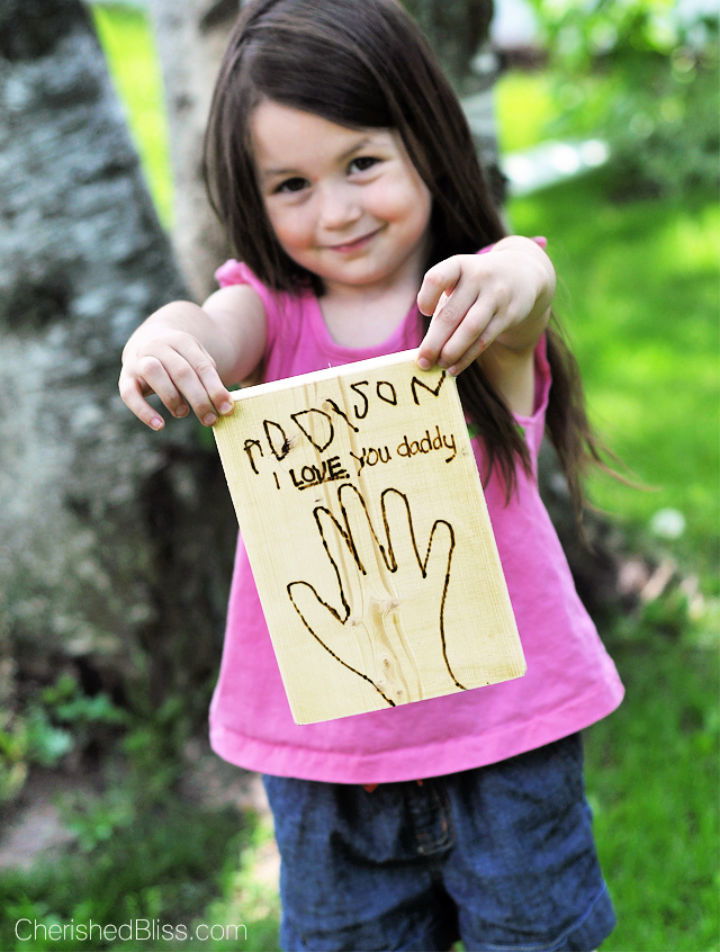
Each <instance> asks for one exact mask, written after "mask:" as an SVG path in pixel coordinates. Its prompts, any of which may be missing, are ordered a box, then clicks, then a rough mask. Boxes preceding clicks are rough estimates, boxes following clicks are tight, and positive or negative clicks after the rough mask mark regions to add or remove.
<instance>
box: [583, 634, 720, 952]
mask: <svg viewBox="0 0 720 952" xmlns="http://www.w3.org/2000/svg"><path fill="white" fill-rule="evenodd" d="M642 634H643V635H644V637H641V638H640V643H638V644H635V645H632V646H623V647H620V646H616V647H615V648H614V650H613V654H614V657H615V660H616V663H617V665H618V669H619V671H620V674H621V676H622V678H623V681H624V682H625V685H626V688H627V696H626V699H625V701H624V703H623V705H622V706H621V707H620V708H619V709H618V711H617V712H616V713H615V714H613V715H612V717H610V718H608V719H607V720H605V721H603V722H601V723H599V724H597V725H595V726H594V727H593V728H591V729H590V730H589V731H588V732H587V736H586V753H587V791H588V799H589V801H590V804H591V806H592V807H593V810H594V814H595V831H596V837H597V842H598V850H599V853H600V859H601V863H602V866H603V870H604V873H605V877H606V879H607V880H608V883H609V885H610V891H611V894H612V896H613V900H614V903H615V906H616V912H617V915H618V926H617V929H616V930H615V932H614V933H613V934H612V935H611V936H610V938H609V939H608V940H607V942H606V943H604V944H603V947H602V948H603V952H711V950H717V949H719V948H720V915H719V910H718V896H720V892H719V891H718V887H720V877H719V876H718V858H719V857H718V843H719V836H720V831H719V830H718V812H717V810H716V808H715V807H716V804H717V796H718V788H719V782H720V777H719V776H718V764H719V762H720V761H719V758H718V735H719V729H720V718H719V717H718V709H717V698H718V694H719V691H720V683H719V682H720V679H719V678H718V664H717V655H716V653H715V652H714V651H713V650H708V649H699V648H697V647H694V646H693V645H692V644H688V643H687V641H683V640H681V641H677V640H673V639H668V638H666V637H662V636H658V634H657V632H656V631H654V630H653V629H652V628H647V629H646V630H645V632H643V633H642Z"/></svg>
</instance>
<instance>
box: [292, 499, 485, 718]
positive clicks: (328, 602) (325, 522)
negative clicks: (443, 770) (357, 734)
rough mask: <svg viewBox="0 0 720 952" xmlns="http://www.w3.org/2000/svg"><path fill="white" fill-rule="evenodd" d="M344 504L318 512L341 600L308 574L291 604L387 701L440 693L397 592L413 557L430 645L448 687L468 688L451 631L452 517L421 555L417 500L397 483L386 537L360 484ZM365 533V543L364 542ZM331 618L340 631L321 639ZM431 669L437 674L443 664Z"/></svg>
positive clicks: (385, 518)
mask: <svg viewBox="0 0 720 952" xmlns="http://www.w3.org/2000/svg"><path fill="white" fill-rule="evenodd" d="M337 502H338V505H339V511H340V516H339V517H338V516H336V515H335V514H334V513H333V512H332V511H331V509H330V508H329V505H318V506H315V508H314V509H313V519H314V522H315V526H316V528H317V531H318V534H319V537H320V540H321V543H322V546H323V549H324V550H325V554H326V556H327V558H328V561H329V563H330V565H331V567H332V570H333V574H334V578H335V582H336V585H337V591H336V592H335V595H334V597H332V596H331V598H330V599H326V598H323V597H322V596H321V595H320V593H319V592H318V589H317V588H316V587H315V586H314V585H313V584H311V583H310V582H308V581H306V580H305V579H296V580H294V581H291V582H289V583H288V584H287V586H286V590H287V593H288V597H289V599H290V602H291V603H292V606H293V608H294V610H295V612H296V613H297V615H298V617H299V618H300V620H301V622H302V624H303V626H304V627H305V629H306V630H307V631H308V632H309V633H310V635H312V637H313V638H314V639H315V640H316V641H317V642H318V643H319V644H320V645H321V646H322V647H323V648H324V650H325V651H326V652H328V653H329V654H330V655H331V656H332V657H333V658H334V659H335V660H336V661H337V662H338V663H339V664H341V665H342V666H343V667H344V668H346V669H348V670H349V671H351V672H352V673H353V674H355V675H357V676H358V677H360V678H361V679H363V680H364V681H365V682H367V683H369V684H370V685H371V686H372V687H373V688H374V689H375V691H376V692H377V693H378V694H379V695H380V696H381V697H382V698H383V700H384V701H385V702H386V703H387V704H388V706H390V707H395V706H396V705H397V704H399V703H406V702H407V701H411V700H420V699H421V698H423V697H426V696H435V695H436V694H437V693H438V692H437V691H435V692H434V694H433V695H427V694H426V693H425V692H424V687H423V680H424V678H423V673H422V667H426V668H427V660H426V659H427V653H426V652H425V653H423V652H420V651H418V649H417V644H416V641H417V639H415V638H408V636H407V634H406V630H405V629H404V628H403V625H402V618H401V616H402V611H403V605H404V604H406V601H404V599H403V597H402V592H398V590H397V589H398V583H399V577H400V574H403V573H401V571H400V570H401V568H402V569H406V568H407V566H406V565H405V564H404V561H403V560H405V559H407V558H409V560H410V563H409V564H410V565H412V564H413V562H414V564H415V565H416V567H417V570H418V571H419V573H420V574H419V578H420V579H422V580H423V585H421V586H418V585H417V584H415V585H414V592H413V598H415V599H416V598H417V597H421V598H426V599H427V600H428V601H429V602H433V603H434V604H433V608H432V610H433V611H434V612H435V613H436V618H437V622H436V624H437V632H436V633H435V634H434V636H433V637H431V638H430V643H431V644H432V643H435V645H436V647H437V646H439V648H440V651H441V654H442V662H443V664H444V667H445V671H446V672H447V675H448V677H449V682H448V684H447V691H454V690H467V688H466V687H465V685H464V684H462V683H461V682H460V680H459V679H458V678H457V677H456V675H455V673H454V671H453V669H452V665H451V664H450V660H449V658H448V653H447V639H446V632H445V609H446V603H447V596H448V588H449V584H450V575H451V567H452V560H453V553H454V551H455V547H456V537H455V530H454V529H453V526H452V525H451V524H450V523H449V522H448V521H447V520H445V519H436V520H435V521H434V522H433V525H432V528H431V529H430V533H429V536H428V539H427V544H426V546H425V551H424V554H421V551H420V546H419V544H418V538H417V533H416V529H415V525H414V521H413V516H412V511H411V507H410V501H409V499H408V497H407V495H406V494H405V493H403V492H402V491H400V490H398V489H395V488H394V487H392V486H390V487H388V488H386V489H384V490H383V491H382V492H381V494H380V511H381V518H382V525H383V529H382V539H381V538H380V536H379V535H378V532H377V531H376V529H375V526H374V524H373V518H372V517H371V515H370V512H369V511H368V506H367V503H366V501H365V498H364V497H363V494H362V493H361V492H360V490H359V489H357V487H355V486H354V485H353V484H352V483H343V484H342V485H340V486H339V487H338V489H337ZM363 535H364V536H365V539H364V541H365V545H364V546H363V545H361V544H360V543H361V542H362V541H363ZM401 538H402V539H407V540H408V541H409V545H402V544H401V543H400V542H399V540H400V539H401ZM425 582H427V586H426V585H425V584H424V583H425ZM393 583H394V584H393ZM418 593H420V594H419V595H418ZM335 599H338V600H339V607H338V605H337V604H335V605H334V604H332V601H333V600H335ZM320 612H321V613H322V615H320V614H319V613H320ZM330 619H332V622H330V625H331V627H332V629H333V630H332V632H329V633H327V634H326V633H325V631H323V637H321V635H320V634H319V633H318V629H320V630H324V629H327V627H328V623H329V620H330ZM363 628H364V631H362V630H361V629H363ZM426 640H427V636H426ZM414 643H415V647H414V646H413V645H414ZM383 649H384V650H383ZM378 652H379V653H378ZM403 655H404V660H403V658H402V656H403ZM435 659H436V660H437V655H435ZM432 674H433V677H434V678H436V677H437V667H436V666H435V667H433V669H432ZM393 681H394V682H395V687H394V688H393ZM447 691H445V692H443V693H447ZM391 695H394V697H393V696H391Z"/></svg>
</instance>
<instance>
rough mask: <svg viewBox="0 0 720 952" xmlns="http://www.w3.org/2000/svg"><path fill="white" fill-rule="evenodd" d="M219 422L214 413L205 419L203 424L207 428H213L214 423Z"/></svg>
mask: <svg viewBox="0 0 720 952" xmlns="http://www.w3.org/2000/svg"><path fill="white" fill-rule="evenodd" d="M216 422H217V417H216V416H215V414H214V413H208V414H207V416H204V417H203V423H204V424H205V426H212V425H213V423H216Z"/></svg>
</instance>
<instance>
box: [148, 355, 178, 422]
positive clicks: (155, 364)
mask: <svg viewBox="0 0 720 952" xmlns="http://www.w3.org/2000/svg"><path fill="white" fill-rule="evenodd" d="M170 362H171V361H170V359H169V357H165V360H164V361H163V360H160V358H158V357H154V356H147V357H141V358H140V359H139V360H138V361H137V365H136V366H137V371H138V375H139V377H140V379H141V380H143V381H144V382H145V383H146V384H147V386H148V388H149V389H150V390H152V391H153V393H155V394H157V396H158V397H159V398H160V400H161V402H162V403H163V404H164V405H165V406H166V407H167V408H168V410H169V411H170V412H171V413H172V415H173V416H175V417H184V416H187V414H188V407H187V404H186V403H185V401H184V400H183V397H182V395H181V394H180V392H179V390H178V387H177V386H176V385H175V383H174V379H173V377H174V375H173V373H172V370H171V369H170V368H169V367H168V366H166V365H169V364H170Z"/></svg>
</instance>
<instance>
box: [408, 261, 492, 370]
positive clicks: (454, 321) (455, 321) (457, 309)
mask: <svg viewBox="0 0 720 952" xmlns="http://www.w3.org/2000/svg"><path fill="white" fill-rule="evenodd" d="M477 298H478V292H477V287H476V286H475V284H474V282H471V281H468V282H464V281H462V280H461V281H460V282H459V283H458V284H457V285H456V287H455V288H454V290H453V292H452V294H451V295H450V296H449V297H446V298H445V299H444V300H443V299H441V300H440V302H439V304H438V307H437V308H436V310H435V313H434V314H433V317H432V320H431V321H430V326H429V328H428V330H427V333H426V334H425V338H424V339H423V342H422V343H421V345H420V349H419V352H418V364H419V365H420V366H421V367H424V366H425V363H427V366H428V367H432V366H433V365H434V364H436V363H438V362H439V363H440V366H441V367H446V366H447V363H446V362H445V360H444V359H443V358H444V356H445V354H444V351H445V347H446V346H447V343H448V341H449V340H450V339H451V338H452V337H453V336H454V334H456V333H457V331H458V329H459V328H460V327H462V326H463V325H464V324H465V321H466V319H467V315H468V313H469V312H470V311H471V310H472V308H473V306H474V305H475V303H476V301H477Z"/></svg>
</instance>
